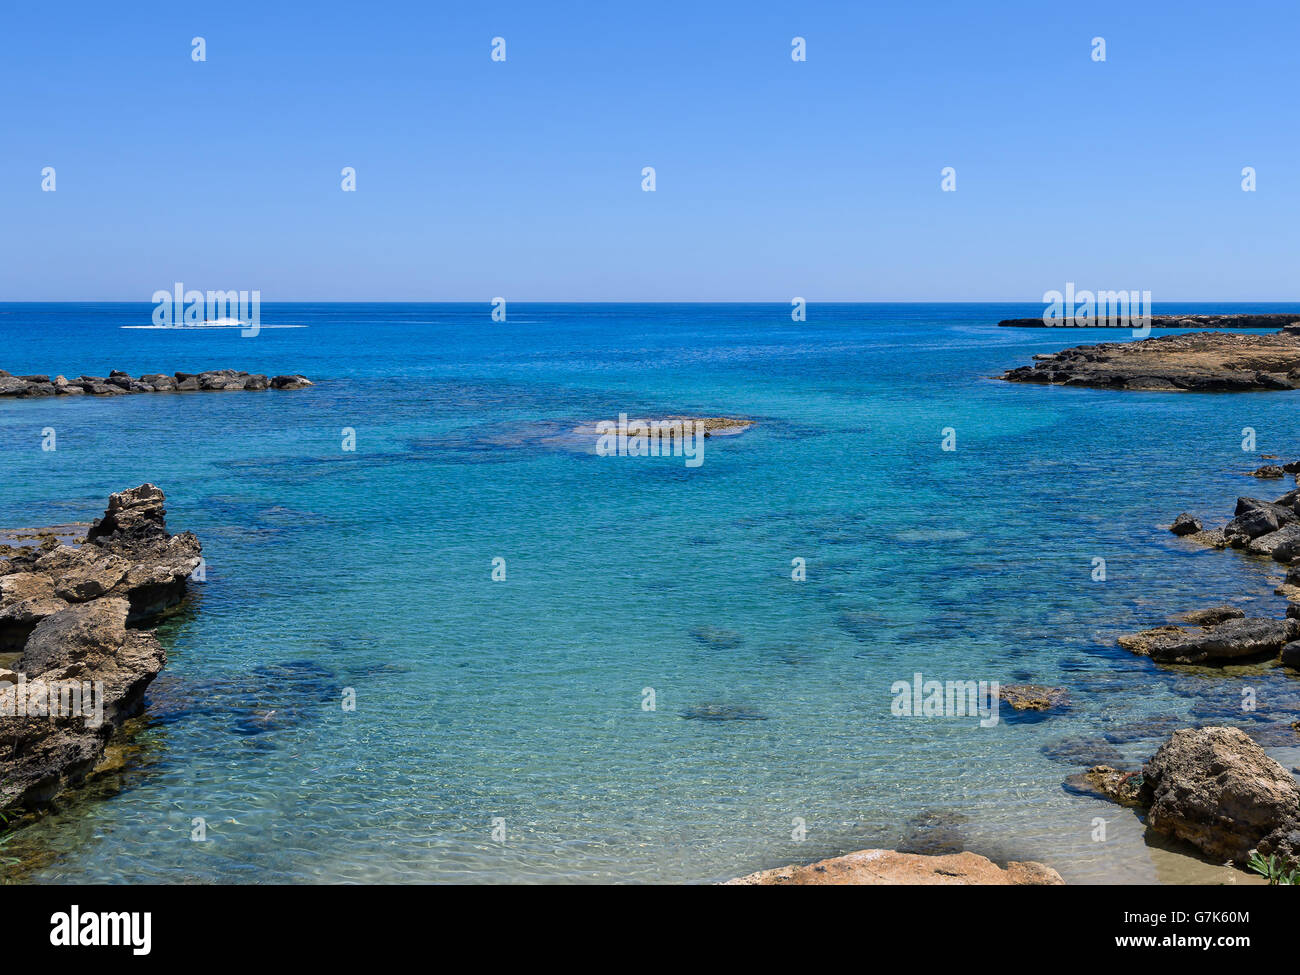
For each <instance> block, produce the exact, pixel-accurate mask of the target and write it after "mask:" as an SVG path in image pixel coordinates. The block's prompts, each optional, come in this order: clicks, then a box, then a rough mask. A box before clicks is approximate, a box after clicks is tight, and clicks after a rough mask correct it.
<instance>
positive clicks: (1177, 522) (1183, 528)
mask: <svg viewBox="0 0 1300 975" xmlns="http://www.w3.org/2000/svg"><path fill="white" fill-rule="evenodd" d="M1169 530H1170V531H1171V532H1173V533H1174V534H1175V535H1178V536H1179V537H1180V538H1181V537H1182V536H1183V535H1193V534H1195V533H1196V532H1198V531H1201V530H1202V526H1201V523H1200V521H1199V520H1198V519H1196V518H1193V517H1192V516H1191V515H1189V514H1188V513H1187V512H1186V511H1184V512H1183V513H1182V514H1181V515H1179V516H1178V517H1177V518H1175V519H1174V523H1173V524H1172V525H1170V526H1169Z"/></svg>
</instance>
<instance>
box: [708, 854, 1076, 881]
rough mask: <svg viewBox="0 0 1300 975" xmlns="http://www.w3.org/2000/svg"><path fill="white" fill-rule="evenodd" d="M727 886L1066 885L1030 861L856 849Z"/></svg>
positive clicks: (783, 868)
mask: <svg viewBox="0 0 1300 975" xmlns="http://www.w3.org/2000/svg"><path fill="white" fill-rule="evenodd" d="M727 883H728V884H732V885H742V886H764V887H767V886H777V885H790V886H812V885H816V886H822V885H827V886H829V885H835V884H845V885H850V884H851V885H862V886H881V885H898V884H923V885H975V884H979V885H992V886H1000V887H1002V886H1019V885H1031V884H1033V885H1039V884H1041V885H1053V886H1059V885H1061V884H1064V883H1065V881H1064V880H1062V879H1061V875H1060V874H1059V873H1057V872H1056V871H1055V870H1053V869H1052V868H1051V867H1047V866H1044V865H1043V864H1041V863H1034V862H1032V861H1025V862H1015V861H1013V862H1011V863H1008V864H1007V865H1006V867H1005V868H1004V867H999V866H998V865H997V864H996V863H994V862H993V861H992V860H990V859H988V858H987V857H982V856H980V855H979V854H976V853H970V852H964V853H949V854H945V855H943V856H924V855H922V854H917V853H897V852H895V851H893V850H861V851H859V852H857V853H849V854H846V855H845V856H839V857H832V858H830V859H829V860H819V861H818V862H816V863H810V864H808V865H807V866H790V867H777V868H775V869H772V870H760V871H758V872H757V873H751V874H748V875H747V876H744V877H737V878H736V879H735V880H728V881H727Z"/></svg>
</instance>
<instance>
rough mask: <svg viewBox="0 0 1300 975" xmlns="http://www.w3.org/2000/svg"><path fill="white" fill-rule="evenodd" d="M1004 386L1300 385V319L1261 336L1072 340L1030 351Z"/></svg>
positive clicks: (1168, 388) (1192, 388)
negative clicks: (1030, 358)
mask: <svg viewBox="0 0 1300 975" xmlns="http://www.w3.org/2000/svg"><path fill="white" fill-rule="evenodd" d="M998 378H1001V379H1003V380H1005V381H1006V382H1010V383H1037V384H1040V385H1050V386H1089V387H1095V388H1099V389H1129V390H1139V391H1141V390H1146V391H1155V392H1200V393H1218V392H1252V391H1276V390H1290V389H1300V323H1298V324H1297V325H1294V326H1292V325H1288V326H1287V327H1286V328H1283V329H1282V330H1281V331H1278V332H1274V333H1272V334H1269V335H1234V334H1231V333H1228V332H1191V333H1188V334H1185V335H1160V336H1155V337H1153V338H1146V339H1141V340H1139V341H1136V342H1104V343H1102V344H1100V345H1080V346H1075V347H1074V348H1069V349H1064V350H1062V351H1060V352H1050V353H1044V354H1041V355H1036V356H1034V364H1033V365H1029V366H1019V367H1018V368H1015V369H1009V370H1007V371H1006V372H1005V373H1004V374H1003V375H1002V376H1000V377H998Z"/></svg>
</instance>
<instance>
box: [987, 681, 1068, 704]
mask: <svg viewBox="0 0 1300 975" xmlns="http://www.w3.org/2000/svg"><path fill="white" fill-rule="evenodd" d="M998 697H1000V698H1001V699H1002V701H1003V703H1005V704H1008V705H1010V706H1011V707H1012V708H1013V709H1015V710H1016V711H1050V710H1051V709H1052V708H1055V707H1060V706H1062V705H1064V704H1065V703H1066V702H1068V701H1069V699H1070V696H1069V694H1067V693H1066V691H1065V689H1064V688H1061V687H1046V686H1044V685H1042V684H1003V685H1002V686H1001V687H1000V688H998Z"/></svg>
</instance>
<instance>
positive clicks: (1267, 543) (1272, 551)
mask: <svg viewBox="0 0 1300 975" xmlns="http://www.w3.org/2000/svg"><path fill="white" fill-rule="evenodd" d="M1246 551H1248V552H1251V553H1252V554H1254V555H1266V556H1268V557H1269V558H1271V559H1273V560H1274V561H1277V562H1281V563H1282V564H1284V565H1286V564H1289V563H1290V562H1291V561H1292V560H1294V559H1295V557H1296V556H1297V555H1300V524H1296V523H1295V522H1291V523H1289V524H1286V525H1283V526H1282V527H1281V528H1279V529H1278V530H1277V531H1275V532H1269V533H1268V534H1267V535H1260V536H1258V537H1257V538H1253V539H1251V540H1250V541H1249V542H1248V543H1247V544H1246Z"/></svg>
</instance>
